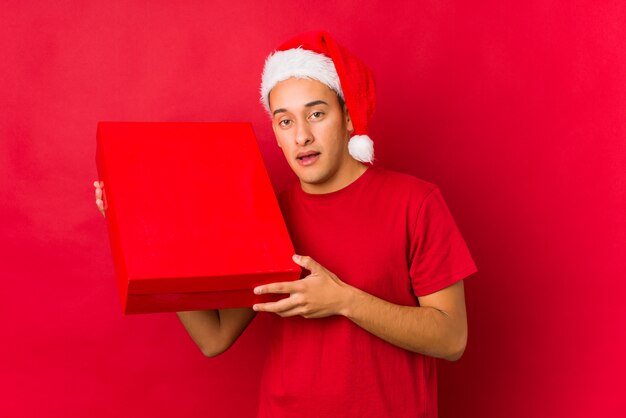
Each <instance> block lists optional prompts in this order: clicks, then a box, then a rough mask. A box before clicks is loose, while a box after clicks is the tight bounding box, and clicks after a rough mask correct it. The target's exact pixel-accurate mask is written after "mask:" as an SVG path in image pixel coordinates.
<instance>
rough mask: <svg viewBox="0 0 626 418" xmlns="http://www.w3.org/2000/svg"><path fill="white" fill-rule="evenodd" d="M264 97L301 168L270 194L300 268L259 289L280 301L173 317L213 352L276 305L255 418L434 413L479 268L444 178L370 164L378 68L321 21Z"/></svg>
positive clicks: (265, 83)
mask: <svg viewBox="0 0 626 418" xmlns="http://www.w3.org/2000/svg"><path fill="white" fill-rule="evenodd" d="M261 101H262V103H263V104H264V106H265V108H266V110H267V111H268V112H269V114H270V116H271V119H272V127H273V130H274V133H275V135H276V140H277V142H278V146H279V147H280V148H281V149H282V151H283V153H284V155H285V158H286V159H287V162H288V163H289V165H290V167H291V168H292V169H293V171H294V172H295V174H296V175H297V176H298V178H299V182H298V183H297V184H295V185H294V186H293V187H291V188H290V189H288V190H286V191H285V192H283V193H281V194H280V195H279V203H280V206H281V210H282V212H283V216H284V218H285V222H286V224H287V227H288V229H289V232H290V235H291V238H292V240H293V243H294V246H295V249H296V251H297V252H298V254H299V255H294V257H293V261H294V262H295V263H296V264H298V265H300V266H301V267H302V268H303V269H305V270H306V271H308V274H306V275H304V276H305V277H304V278H303V279H302V280H299V281H296V282H288V283H273V284H268V285H265V286H259V287H258V288H256V289H254V291H255V292H256V293H280V294H286V295H289V296H288V297H286V298H285V299H282V300H280V301H278V302H272V303H264V304H257V305H255V306H254V307H253V309H231V310H220V311H196V312H179V313H178V316H179V318H180V320H181V321H182V323H183V324H184V326H185V327H186V329H187V331H188V332H189V334H190V335H191V337H192V338H193V339H194V341H195V342H196V343H197V344H198V346H199V347H200V348H201V350H202V351H203V352H204V353H205V354H206V355H208V356H213V355H217V354H219V353H221V352H223V351H224V350H226V349H227V348H228V347H229V346H230V345H231V344H232V343H233V342H234V341H235V340H236V339H237V337H238V336H239V335H240V334H241V332H243V330H244V329H245V328H246V326H247V325H248V324H249V322H250V321H251V320H252V318H253V316H254V315H255V312H269V313H274V314H276V315H273V316H272V324H271V335H269V336H268V342H269V344H270V350H269V356H268V359H267V362H266V366H265V371H264V374H263V378H262V383H261V396H260V406H259V416H260V417H293V416H298V417H309V416H310V417H335V416H341V417H370V416H371V417H403V416H407V417H408V416H410V417H436V416H437V395H436V373H435V359H434V358H435V357H438V358H443V359H447V360H456V359H458V358H459V357H460V356H461V355H462V353H463V351H464V349H465V344H466V340H467V321H466V313H465V301H464V293H463V281H462V280H463V279H464V278H465V277H467V276H468V275H470V274H472V273H474V272H475V271H476V267H475V265H474V262H473V261H472V258H471V256H470V254H469V251H468V249H467V247H466V245H465V243H464V241H463V238H462V236H461V234H460V233H459V231H458V229H457V227H456V225H455V223H454V220H453V218H452V216H451V214H450V212H449V210H448V208H447V206H446V204H445V201H444V200H443V198H442V196H441V193H440V191H439V189H438V188H437V187H436V186H435V185H433V184H431V183H428V182H425V181H423V180H419V179H417V178H414V177H411V176H408V175H404V174H399V173H394V172H390V171H386V170H383V169H380V168H377V167H374V166H372V165H371V161H372V159H373V146H372V141H371V140H370V139H369V137H368V136H367V125H368V122H369V119H370V117H371V114H372V112H373V108H374V92H373V78H372V76H371V73H370V71H369V70H368V69H367V68H366V67H365V66H364V65H363V63H362V62H361V61H360V60H358V59H357V58H356V57H354V56H353V55H351V54H350V53H349V52H348V51H347V50H345V49H344V48H343V47H341V46H340V45H338V44H336V43H335V42H334V41H333V39H332V38H331V37H330V36H329V35H328V34H326V33H307V34H303V35H300V36H298V37H296V38H294V39H292V40H291V41H289V42H287V43H285V44H284V45H282V46H281V47H280V48H279V49H278V51H276V52H275V53H273V54H271V55H270V56H269V57H268V59H267V60H266V63H265V68H264V72H263V79H262V86H261ZM100 205H101V201H100V203H99V206H100Z"/></svg>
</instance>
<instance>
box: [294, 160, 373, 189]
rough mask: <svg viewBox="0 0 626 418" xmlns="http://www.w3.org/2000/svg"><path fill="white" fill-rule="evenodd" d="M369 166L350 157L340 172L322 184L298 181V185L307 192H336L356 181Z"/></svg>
mask: <svg viewBox="0 0 626 418" xmlns="http://www.w3.org/2000/svg"><path fill="white" fill-rule="evenodd" d="M368 168H369V166H367V165H365V164H362V163H360V162H358V161H356V160H354V159H352V158H351V159H350V162H349V163H346V165H345V166H344V167H342V170H341V172H340V173H337V174H336V175H335V176H333V178H332V179H330V180H329V181H326V182H324V183H323V184H310V183H304V182H302V181H300V187H302V190H303V191H304V192H306V193H309V194H326V193H332V192H336V191H338V190H341V189H343V188H344V187H347V186H349V185H350V184H352V183H353V182H354V181H356V180H357V179H358V178H359V177H361V175H362V174H363V173H365V172H366V171H367V169H368Z"/></svg>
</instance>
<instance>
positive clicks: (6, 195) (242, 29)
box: [0, 0, 626, 418]
mask: <svg viewBox="0 0 626 418" xmlns="http://www.w3.org/2000/svg"><path fill="white" fill-rule="evenodd" d="M247 3H248V4H246V2H241V3H240V4H237V3H234V2H232V1H186V2H170V1H110V2H104V1H102V2H85V1H73V2H69V1H56V2H44V1H39V2H35V1H31V2H19V1H4V2H3V6H2V8H3V10H2V13H1V14H0V51H2V58H1V59H0V61H1V62H2V64H1V65H0V138H1V141H0V231H1V245H2V248H1V250H2V251H1V253H0V254H1V255H0V260H1V261H0V277H1V280H2V282H1V283H2V286H1V289H2V303H0V332H1V338H2V341H1V343H0V385H1V386H2V387H1V388H0V397H1V401H0V416H6V417H39V416H51V417H66V416H91V417H110V416H119V417H122V416H137V417H142V416H150V417H173V416H177V417H201V416H215V417H228V416H233V417H240V416H253V414H254V410H255V405H256V400H257V398H256V393H257V387H258V376H259V372H260V367H261V365H262V362H263V354H264V346H263V339H264V324H263V319H262V318H257V320H256V321H255V323H254V324H253V326H252V328H251V329H249V330H248V331H247V332H246V333H245V334H244V336H242V338H241V339H240V340H239V341H238V342H237V343H236V344H235V346H234V347H233V348H232V349H231V350H230V351H229V352H227V353H226V354H224V355H223V356H221V357H218V358H215V359H207V358H204V357H203V356H202V355H201V354H200V352H199V350H197V349H196V347H195V346H194V344H193V343H192V341H191V339H190V338H189V337H188V336H187V334H186V333H185V331H184V329H183V328H182V326H181V325H180V324H179V323H178V320H177V319H176V317H175V315H173V314H156V315H143V316H129V317H123V316H122V315H121V313H120V306H119V301H118V298H117V293H116V290H115V284H114V279H113V267H112V263H111V255H110V250H109V244H108V237H107V234H106V230H105V226H104V222H103V221H102V218H101V217H100V214H99V213H98V212H97V210H96V207H95V205H94V201H93V187H92V181H93V180H94V179H95V178H96V170H95V163H94V152H95V127H96V122H97V121H98V120H144V121H239V120H250V121H252V122H253V123H254V127H255V130H256V132H257V134H258V138H259V141H260V143H261V147H262V151H263V153H264V156H265V158H266V161H267V164H268V167H269V170H270V172H271V176H272V178H273V180H274V183H275V186H276V187H277V188H278V189H280V188H282V187H284V186H285V185H286V184H287V182H288V181H290V180H291V179H292V177H291V174H290V172H289V169H288V167H287V165H286V164H285V163H284V162H283V161H282V155H281V154H280V153H279V152H278V150H277V148H276V147H275V145H274V141H273V138H272V135H271V130H270V127H269V124H268V122H267V120H266V118H265V115H264V114H263V110H262V109H261V107H260V106H259V105H258V103H257V102H258V97H257V90H258V83H259V78H260V71H261V68H262V64H263V59H264V57H265V56H266V55H267V53H268V52H269V51H270V50H271V49H272V48H273V47H274V46H276V45H277V44H279V43H280V42H281V41H283V40H285V39H287V38H288V37H290V36H292V35H293V34H295V33H298V32H301V31H303V30H310V29H318V28H325V29H327V30H329V31H331V32H332V33H333V34H334V35H335V37H336V38H337V39H338V40H339V41H340V42H342V43H343V44H345V45H346V46H348V47H349V48H350V49H352V50H353V52H355V53H356V54H357V55H359V56H361V57H362V58H363V59H364V60H365V61H366V62H367V63H368V64H369V65H370V67H372V69H373V70H374V71H375V73H376V75H377V80H378V91H379V107H378V110H377V114H376V115H375V121H374V125H373V127H372V130H371V134H372V137H374V138H375V140H376V147H377V156H378V161H377V164H380V165H381V166H386V167H390V168H394V169H397V170H401V171H405V172H409V173H412V174H414V175H416V176H418V177H421V178H424V179H426V180H429V181H432V182H434V183H436V184H438V185H440V186H441V188H442V190H443V192H444V196H445V197H446V199H447V201H448V204H449V206H450V208H451V210H452V212H453V214H454V215H455V217H456V219H457V223H458V224H459V226H460V228H461V230H462V231H463V233H464V235H465V238H466V240H467V242H468V245H469V247H470V249H471V250H472V253H473V254H474V256H475V259H476V261H477V264H478V266H479V270H480V272H479V273H478V274H477V275H475V276H474V277H472V278H471V279H469V280H468V282H467V284H466V286H467V287H466V288H467V298H468V311H469V320H470V341H469V346H468V348H467V351H466V353H465V356H464V357H463V358H462V359H461V360H460V361H459V362H456V363H445V362H441V363H440V404H441V407H440V409H441V416H442V417H459V416H463V417H483V418H484V417H529V416H533V417H556V416H559V417H560V416H564V417H565V416H567V417H587V416H598V417H623V416H626V401H625V400H624V399H625V398H624V396H623V393H624V389H625V388H624V375H625V374H626V364H625V360H624V353H626V327H625V325H624V319H625V318H626V315H625V309H624V307H623V306H624V305H623V297H624V293H625V292H624V279H625V278H626V265H625V261H624V249H625V245H624V244H625V242H626V234H625V232H626V225H625V223H626V222H625V216H624V213H625V210H624V209H625V207H626V205H625V203H626V202H625V191H626V175H625V174H626V173H625V171H626V170H625V167H626V147H625V142H626V141H625V138H626V136H625V135H626V117H625V115H626V113H625V108H626V83H625V80H626V48H625V47H624V45H625V43H624V39H626V29H625V28H626V7H625V6H624V3H623V2H620V1H613V2H611V1H603V2H597V1H596V2H594V1H586V2H585V1H577V2H572V1H565V0H563V1H549V0H542V1H528V2H513V1H505V2H502V1H492V2H461V1H457V2H455V1H404V2H391V3H390V2H388V1H385V2H383V1H380V2H372V1H359V2H357V1H350V2H326V1H318V2H309V1H289V2H275V3H273V4H271V5H268V4H264V3H265V2H247ZM476 3H480V4H476ZM469 4H471V6H470V5H469ZM146 187H152V188H154V191H155V194H154V203H155V204H158V201H159V194H158V185H146Z"/></svg>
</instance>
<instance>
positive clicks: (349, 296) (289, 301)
mask: <svg viewBox="0 0 626 418" xmlns="http://www.w3.org/2000/svg"><path fill="white" fill-rule="evenodd" d="M294 261H295V262H296V263H297V264H299V265H300V266H302V267H304V268H306V269H307V270H309V271H310V272H311V274H310V275H309V276H307V277H306V278H304V279H303V280H299V281H295V282H284V283H272V284H269V285H264V286H259V287H257V288H256V289H255V293H258V294H262V293H284V294H290V296H289V297H288V298H286V299H282V300H280V301H278V302H270V303H261V304H256V305H255V306H254V309H255V310H257V311H266V312H274V313H277V314H279V315H281V316H285V317H286V316H294V315H301V316H303V317H305V318H321V317H325V316H330V315H343V316H345V317H347V318H349V319H350V320H351V321H353V322H354V323H355V324H357V325H359V326H360V327H362V328H363V329H365V330H367V331H369V332H371V333H372V334H374V335H376V336H378V337H380V338H382V339H383V340H385V341H387V342H389V343H391V344H394V345H396V346H398V347H402V348H404V349H406V350H410V351H414V352H417V353H421V354H425V355H429V356H432V357H439V358H444V359H447V360H457V359H459V358H460V357H461V355H462V354H463V351H464V350H465V345H466V341H467V316H466V312H465V296H464V291H463V282H462V281H460V282H457V283H456V284H454V285H452V286H449V287H447V288H445V289H443V290H440V291H439V292H435V293H433V294H430V295H427V296H423V297H419V298H418V300H419V302H420V306H418V307H415V306H401V305H396V304H393V303H390V302H387V301H385V300H382V299H380V298H377V297H376V296H373V295H371V294H368V293H366V292H363V291H362V290H359V289H357V288H355V287H353V286H350V285H348V284H346V283H344V282H342V281H341V280H340V279H339V278H338V277H337V276H336V275H335V274H333V273H332V272H330V271H328V270H327V269H325V268H324V267H323V266H321V265H320V264H319V263H317V262H316V261H314V260H313V259H312V258H310V257H302V256H294Z"/></svg>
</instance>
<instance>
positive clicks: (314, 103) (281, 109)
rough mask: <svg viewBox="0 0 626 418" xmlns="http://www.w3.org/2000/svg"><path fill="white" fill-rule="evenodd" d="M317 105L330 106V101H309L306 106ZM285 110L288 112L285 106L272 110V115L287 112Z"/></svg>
mask: <svg viewBox="0 0 626 418" xmlns="http://www.w3.org/2000/svg"><path fill="white" fill-rule="evenodd" d="M317 105H326V106H328V103H326V102H325V101H323V100H314V101H312V102H309V103H307V104H305V105H304V107H313V106H317ZM285 112H287V109H283V108H280V109H276V110H275V111H273V112H272V116H276V115H277V114H278V113H285Z"/></svg>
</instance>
